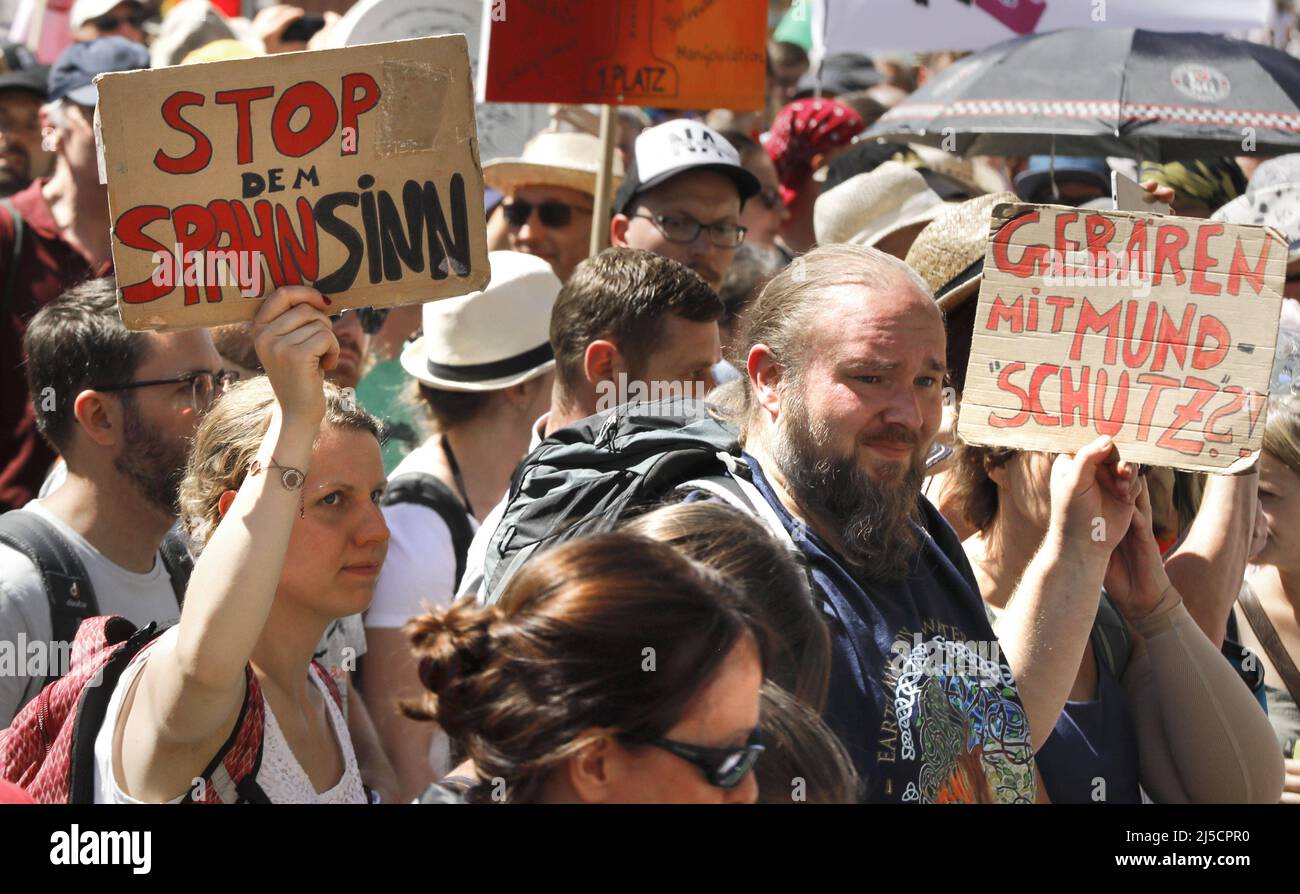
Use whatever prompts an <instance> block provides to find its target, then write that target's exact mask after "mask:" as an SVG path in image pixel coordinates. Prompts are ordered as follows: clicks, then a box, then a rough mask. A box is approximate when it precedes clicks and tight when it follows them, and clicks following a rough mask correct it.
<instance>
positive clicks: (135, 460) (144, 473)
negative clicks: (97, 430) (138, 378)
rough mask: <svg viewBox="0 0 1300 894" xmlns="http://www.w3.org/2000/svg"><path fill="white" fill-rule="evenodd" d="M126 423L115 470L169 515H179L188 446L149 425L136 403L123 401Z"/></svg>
mask: <svg viewBox="0 0 1300 894" xmlns="http://www.w3.org/2000/svg"><path fill="white" fill-rule="evenodd" d="M123 420H124V421H123V433H122V434H123V440H124V442H125V443H124V445H123V449H122V452H121V453H119V454H118V456H117V458H116V459H114V460H113V467H114V468H115V469H117V471H118V472H119V473H121V474H122V475H123V476H125V477H126V478H127V479H128V480H129V481H130V482H131V483H132V484H134V485H135V487H136V490H138V491H139V492H140V494H141V496H143V497H144V498H145V499H146V500H148V501H149V502H150V503H151V504H153V505H154V506H156V507H157V508H158V509H161V510H162V511H163V512H165V513H166V514H168V515H176V513H177V496H178V494H179V493H180V486H181V478H182V477H183V476H184V474H185V459H186V456H185V455H186V447H185V445H184V444H176V443H175V442H173V441H170V440H168V439H167V438H166V437H165V436H164V435H163V434H162V433H161V432H159V431H158V430H157V429H155V428H150V427H149V426H148V425H146V424H145V422H144V420H143V419H141V418H140V412H139V409H138V408H137V407H136V406H135V402H134V401H130V400H127V401H123Z"/></svg>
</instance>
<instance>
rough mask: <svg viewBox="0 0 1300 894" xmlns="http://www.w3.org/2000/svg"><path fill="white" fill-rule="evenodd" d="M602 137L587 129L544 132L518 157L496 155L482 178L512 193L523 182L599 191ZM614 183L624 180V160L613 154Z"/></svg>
mask: <svg viewBox="0 0 1300 894" xmlns="http://www.w3.org/2000/svg"><path fill="white" fill-rule="evenodd" d="M599 168H600V140H598V139H597V138H596V137H593V136H592V135H591V134H587V133H542V134H538V135H537V136H535V137H533V139H531V140H530V141H529V142H528V145H526V146H525V147H524V152H523V155H521V156H519V157H518V158H497V159H494V160H492V161H489V162H487V163H486V164H485V165H483V182H484V183H486V184H487V185H488V186H490V187H492V188H493V189H495V190H497V191H498V192H501V193H504V194H506V195H513V194H514V191H515V190H516V189H518V188H519V187H521V186H559V187H563V188H564V189H576V190H577V191H578V192H585V193H588V194H590V195H595V194H596V172H597V170H599ZM613 175H614V176H613V184H612V186H611V191H613V190H617V189H618V187H619V184H620V183H622V181H623V162H622V160H621V159H620V158H619V156H618V154H617V153H615V155H614V167H613Z"/></svg>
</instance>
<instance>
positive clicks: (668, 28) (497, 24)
mask: <svg viewBox="0 0 1300 894" xmlns="http://www.w3.org/2000/svg"><path fill="white" fill-rule="evenodd" d="M483 23H484V25H485V27H484V29H483V48H482V50H481V51H480V53H479V60H480V62H481V64H480V66H479V72H478V78H479V99H481V100H486V101H492V102H561V103H602V104H608V105H647V106H656V107H658V108H667V109H711V108H727V109H759V108H762V106H763V87H764V79H765V76H766V54H767V7H766V4H763V3H756V2H754V0H618V2H614V3H592V2H590V0H546V2H545V3H533V2H526V0H518V2H516V0H484V11H483Z"/></svg>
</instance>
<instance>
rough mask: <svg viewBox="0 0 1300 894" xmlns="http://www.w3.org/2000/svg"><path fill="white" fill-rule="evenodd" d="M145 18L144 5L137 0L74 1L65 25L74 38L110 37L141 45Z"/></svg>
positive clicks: (83, 39)
mask: <svg viewBox="0 0 1300 894" xmlns="http://www.w3.org/2000/svg"><path fill="white" fill-rule="evenodd" d="M148 19H149V14H148V12H146V11H145V8H144V4H143V3H138V2H136V0H77V2H76V3H74V4H72V13H71V14H70V15H69V16H68V25H69V26H70V27H71V28H72V38H73V40H77V41H86V40H95V39H96V38H100V37H110V36H113V37H124V38H126V39H127V40H131V41H134V42H136V43H138V44H143V43H144V23H145V22H146V21H148Z"/></svg>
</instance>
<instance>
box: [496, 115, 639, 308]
mask: <svg viewBox="0 0 1300 894" xmlns="http://www.w3.org/2000/svg"><path fill="white" fill-rule="evenodd" d="M599 167H600V140H598V139H596V138H595V137H593V136H591V135H590V134H585V133H543V134H538V135H537V136H536V137H534V138H533V139H532V140H530V141H529V143H528V145H527V146H525V147H524V151H523V155H522V156H520V157H519V158H498V159H494V160H493V161H489V162H488V163H487V164H485V165H483V182H484V183H486V184H487V185H488V186H490V187H491V188H492V189H495V190H497V191H499V192H501V193H503V194H504V195H505V197H506V198H505V200H504V201H503V202H502V203H501V205H500V206H499V210H498V211H497V212H496V213H497V214H501V215H504V216H505V222H506V224H507V225H508V227H509V229H508V231H507V234H508V240H509V247H510V250H511V251H518V252H523V253H524V254H529V255H537V256H538V257H539V258H541V259H542V260H544V261H546V262H547V263H548V264H550V265H551V269H552V270H554V271H555V275H556V276H558V277H559V278H560V281H561V282H567V281H568V279H569V276H570V274H572V273H573V268H574V267H577V266H578V264H579V263H580V262H581V261H582V260H583V259H584V258H586V257H587V253H588V251H589V250H590V248H591V225H592V213H593V210H592V209H593V203H594V199H593V196H594V194H595V192H596V170H597V169H598V168H599ZM622 177H623V165H622V162H621V161H620V160H619V159H618V158H617V157H615V159H614V184H613V185H614V188H615V189H617V188H618V184H619V182H620V181H621V180H622Z"/></svg>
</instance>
